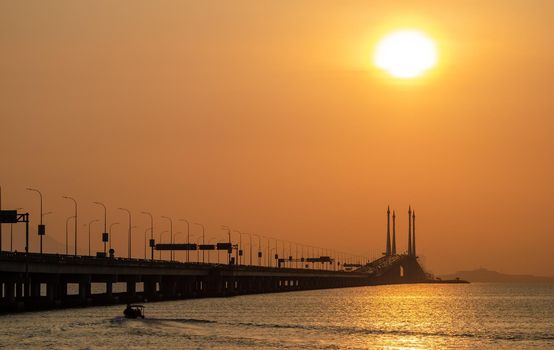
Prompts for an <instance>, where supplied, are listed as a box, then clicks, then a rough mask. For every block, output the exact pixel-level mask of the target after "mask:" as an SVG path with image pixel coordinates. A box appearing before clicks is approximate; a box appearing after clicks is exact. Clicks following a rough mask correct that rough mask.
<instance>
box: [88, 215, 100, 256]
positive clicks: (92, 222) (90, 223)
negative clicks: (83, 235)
mask: <svg viewBox="0 0 554 350" xmlns="http://www.w3.org/2000/svg"><path fill="white" fill-rule="evenodd" d="M98 221H100V220H98V219H94V220H91V221H89V223H88V255H89V256H90V225H92V224H94V223H95V222H98Z"/></svg>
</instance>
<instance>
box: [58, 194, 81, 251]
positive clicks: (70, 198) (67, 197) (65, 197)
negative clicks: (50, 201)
mask: <svg viewBox="0 0 554 350" xmlns="http://www.w3.org/2000/svg"><path fill="white" fill-rule="evenodd" d="M62 198H64V199H69V200H72V201H73V203H74V204H75V256H77V201H76V200H75V198H73V197H69V196H62Z"/></svg>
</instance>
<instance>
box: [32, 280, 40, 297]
mask: <svg viewBox="0 0 554 350" xmlns="http://www.w3.org/2000/svg"><path fill="white" fill-rule="evenodd" d="M31 297H33V298H39V297H40V281H36V280H35V281H31Z"/></svg>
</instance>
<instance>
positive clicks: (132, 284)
mask: <svg viewBox="0 0 554 350" xmlns="http://www.w3.org/2000/svg"><path fill="white" fill-rule="evenodd" d="M136 297H137V281H136V279H134V278H131V280H129V281H127V300H128V301H133V300H135V299H136Z"/></svg>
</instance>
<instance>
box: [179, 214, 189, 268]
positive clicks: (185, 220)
mask: <svg viewBox="0 0 554 350" xmlns="http://www.w3.org/2000/svg"><path fill="white" fill-rule="evenodd" d="M179 221H184V222H186V223H187V244H190V223H189V221H188V220H187V219H179ZM187 262H189V250H188V249H187Z"/></svg>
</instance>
